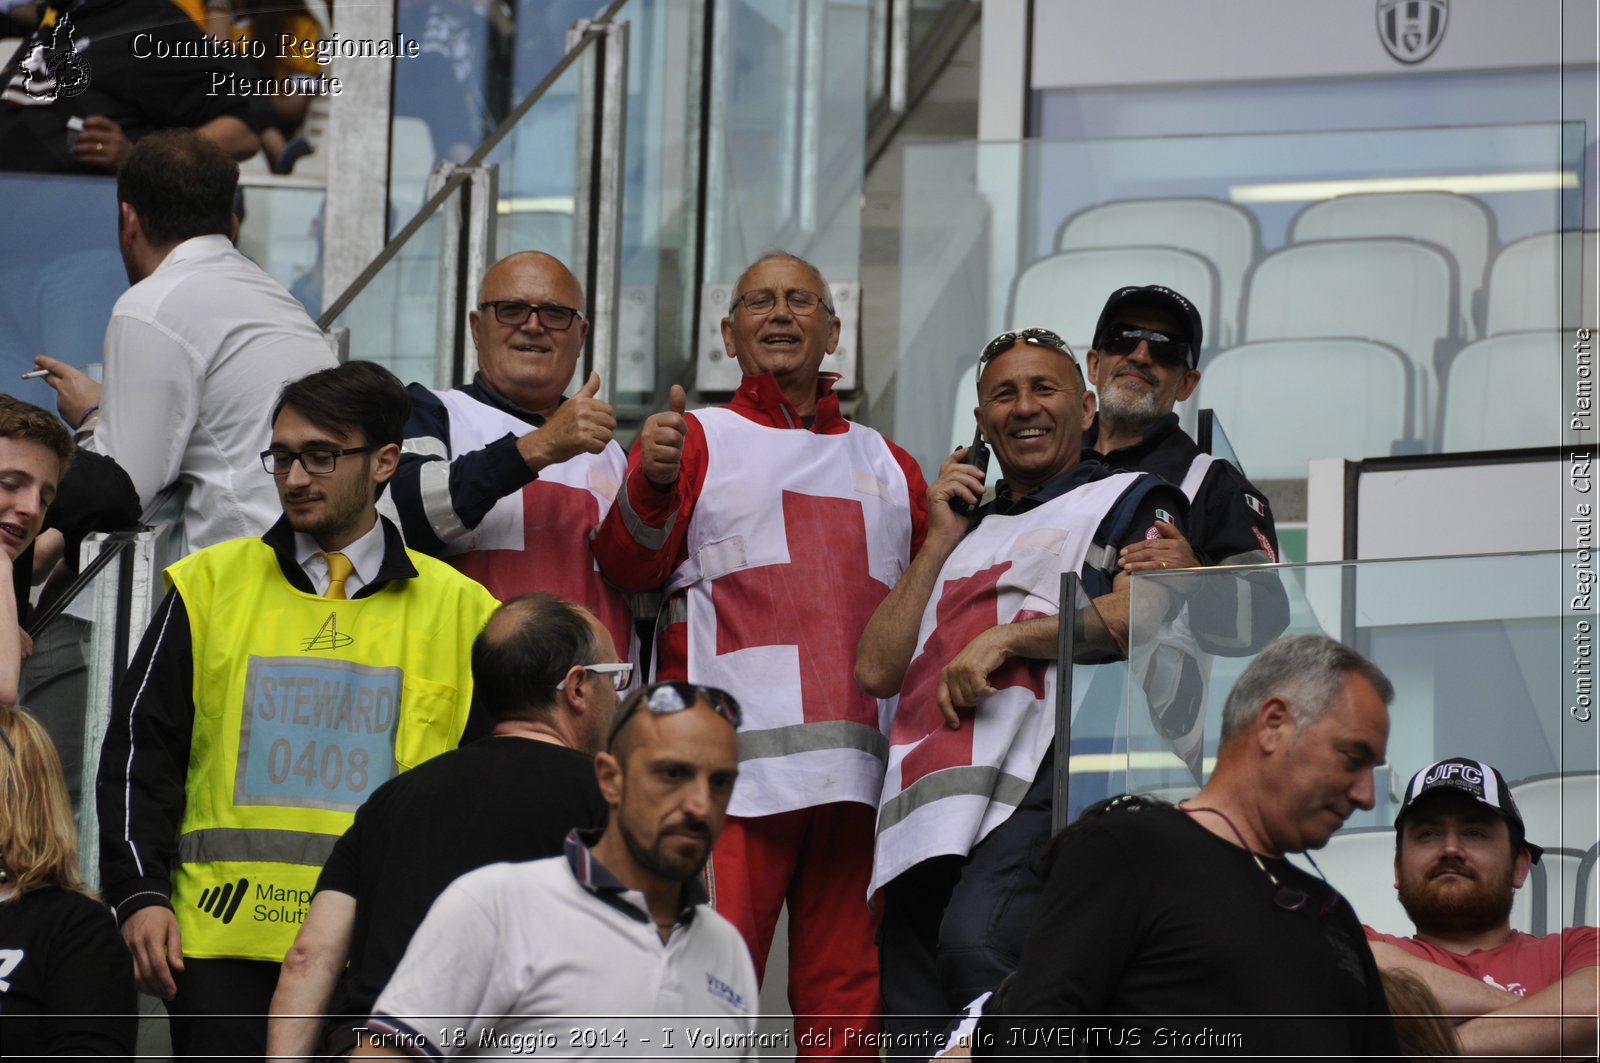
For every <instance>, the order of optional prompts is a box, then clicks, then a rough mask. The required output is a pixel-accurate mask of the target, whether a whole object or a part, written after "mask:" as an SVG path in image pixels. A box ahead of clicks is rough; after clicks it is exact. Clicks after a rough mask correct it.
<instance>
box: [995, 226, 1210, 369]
mask: <svg viewBox="0 0 1600 1063" xmlns="http://www.w3.org/2000/svg"><path fill="white" fill-rule="evenodd" d="M1127 284H1141V285H1142V284H1164V285H1166V286H1167V287H1169V288H1172V289H1173V290H1175V291H1179V292H1182V293H1183V294H1184V295H1185V296H1187V297H1188V299H1189V301H1190V302H1192V303H1194V305H1195V307H1196V309H1198V310H1199V311H1200V315H1201V321H1202V323H1209V322H1211V321H1214V320H1216V316H1217V269H1216V267H1215V266H1213V265H1212V264H1211V263H1210V262H1207V261H1206V260H1205V259H1203V258H1201V257H1200V256H1199V255H1196V254H1192V253H1190V252H1188V251H1180V250H1178V249H1177V248H1174V247H1097V248H1089V249H1086V250H1083V251H1058V252H1057V253H1055V254H1053V255H1048V256H1046V257H1044V258H1041V259H1039V260H1038V261H1037V262H1034V263H1031V264H1030V265H1028V266H1027V267H1026V268H1025V269H1023V271H1022V272H1021V273H1019V274H1017V279H1016V281H1015V282H1013V283H1012V286H1011V316H1010V318H1009V319H1008V320H1009V321H1010V322H1011V324H1010V325H1009V326H1008V327H1009V328H1025V327H1027V326H1030V325H1044V326H1045V327H1047V328H1051V329H1054V330H1056V331H1057V332H1059V333H1061V335H1062V336H1063V337H1065V339H1066V341H1067V342H1068V343H1069V344H1071V345H1072V349H1073V351H1074V352H1076V353H1077V355H1078V358H1079V361H1080V364H1081V362H1082V359H1083V356H1084V353H1085V352H1086V351H1088V349H1089V345H1090V344H1091V343H1092V342H1094V324H1095V322H1096V321H1097V320H1099V318H1100V311H1101V309H1103V308H1104V307H1105V303H1106V296H1108V295H1110V294H1111V293H1112V292H1114V291H1116V290H1117V289H1118V288H1120V287H1122V286H1124V285H1127ZM1208 338H1209V337H1208ZM1210 346H1215V345H1214V344H1211V345H1210Z"/></svg>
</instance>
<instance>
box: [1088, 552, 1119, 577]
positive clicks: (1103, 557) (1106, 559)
mask: <svg viewBox="0 0 1600 1063" xmlns="http://www.w3.org/2000/svg"><path fill="white" fill-rule="evenodd" d="M1118 552H1119V551H1118V550H1117V548H1116V547H1114V546H1096V545H1091V546H1090V547H1089V551H1088V553H1086V554H1085V555H1084V558H1083V560H1084V564H1086V565H1089V566H1090V567H1092V568H1097V569H1099V570H1100V571H1101V572H1104V573H1106V574H1107V575H1110V576H1115V575H1116V574H1117V554H1118Z"/></svg>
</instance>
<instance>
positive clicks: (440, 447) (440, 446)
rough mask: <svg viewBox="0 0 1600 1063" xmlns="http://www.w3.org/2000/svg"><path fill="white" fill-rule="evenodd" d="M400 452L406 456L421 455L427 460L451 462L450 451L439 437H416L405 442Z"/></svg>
mask: <svg viewBox="0 0 1600 1063" xmlns="http://www.w3.org/2000/svg"><path fill="white" fill-rule="evenodd" d="M400 450H401V451H402V452H403V453H406V454H421V455H422V456H423V457H426V458H444V459H445V460H446V461H449V460H450V449H449V448H448V447H446V446H445V445H444V440H442V439H440V438H439V437H438V436H415V437H413V438H411V439H408V440H406V441H405V443H404V444H403V445H402V446H401V447H400Z"/></svg>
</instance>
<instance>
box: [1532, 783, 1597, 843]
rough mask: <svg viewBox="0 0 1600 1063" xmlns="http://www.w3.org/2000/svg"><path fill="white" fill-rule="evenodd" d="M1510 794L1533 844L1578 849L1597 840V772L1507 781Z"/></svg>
mask: <svg viewBox="0 0 1600 1063" xmlns="http://www.w3.org/2000/svg"><path fill="white" fill-rule="evenodd" d="M1511 797H1512V799H1513V800H1514V801H1516V803H1517V809H1518V810H1519V811H1520V812H1521V813H1522V820H1523V822H1524V823H1526V824H1527V826H1528V838H1529V839H1530V840H1532V841H1533V842H1535V843H1536V844H1538V845H1544V846H1550V847H1559V848H1563V849H1576V850H1577V851H1578V852H1580V853H1582V852H1584V851H1585V850H1587V849H1589V848H1590V847H1591V846H1593V845H1594V844H1595V843H1596V842H1600V822H1597V817H1600V812H1597V808H1600V774H1596V773H1594V772H1567V773H1565V774H1552V775H1535V776H1531V777H1529V778H1526V779H1522V780H1520V781H1518V782H1515V783H1513V784H1512V785H1511Z"/></svg>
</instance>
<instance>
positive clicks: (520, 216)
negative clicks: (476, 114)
mask: <svg viewBox="0 0 1600 1063" xmlns="http://www.w3.org/2000/svg"><path fill="white" fill-rule="evenodd" d="M595 56H596V50H595V48H593V47H592V46H585V47H584V49H583V52H582V54H580V55H579V56H578V57H577V59H576V60H575V61H574V62H572V63H571V64H570V65H569V66H568V67H567V68H566V69H565V70H563V71H562V72H561V75H560V76H559V77H558V78H556V80H555V81H554V82H553V83H552V84H551V85H550V86H549V87H548V88H547V89H546V90H545V93H544V95H543V96H541V97H540V98H539V99H538V100H537V101H536V102H535V103H534V104H533V106H532V107H531V108H529V109H528V111H527V112H526V113H524V114H523V115H522V116H521V117H520V118H519V119H518V120H517V122H516V124H515V125H513V126H512V127H511V128H510V129H509V130H507V131H506V132H505V134H504V135H503V136H502V137H501V139H500V140H499V141H498V142H497V143H495V144H494V145H493V146H491V147H489V149H488V150H487V152H484V151H483V149H481V148H480V149H479V155H480V156H481V161H482V162H484V163H493V164H495V165H497V166H499V168H500V174H499V196H500V202H499V205H498V207H497V213H498V217H499V225H498V226H497V229H496V233H495V255H496V256H497V257H500V258H503V257H505V256H506V255H509V254H512V253H513V252H516V251H530V250H537V251H544V252H546V253H548V254H551V255H554V256H555V257H556V258H559V259H560V260H561V261H563V262H565V263H567V265H568V266H570V267H571V269H572V271H573V272H574V273H575V274H577V275H578V276H579V277H583V276H585V275H586V273H587V270H586V269H585V267H584V264H583V263H580V262H577V261H574V252H575V249H576V248H577V246H578V245H577V233H576V230H575V228H574V225H575V220H574V219H575V217H576V215H577V210H578V197H579V196H580V195H587V194H588V185H587V182H585V181H581V180H580V175H579V173H578V161H579V156H578V144H579V139H580V137H583V136H585V135H587V134H588V131H589V129H590V127H589V125H588V124H587V121H588V119H589V118H590V117H591V116H589V115H588V113H587V104H585V103H583V100H584V98H585V93H586V92H588V93H590V94H591V95H592V91H593V90H592V88H591V87H590V79H591V78H593V77H597V76H598V74H599V69H598V67H599V64H598V62H597V61H596V58H595ZM477 283H478V278H476V277H474V278H469V286H470V288H471V289H472V291H473V292H476V291H477Z"/></svg>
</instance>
